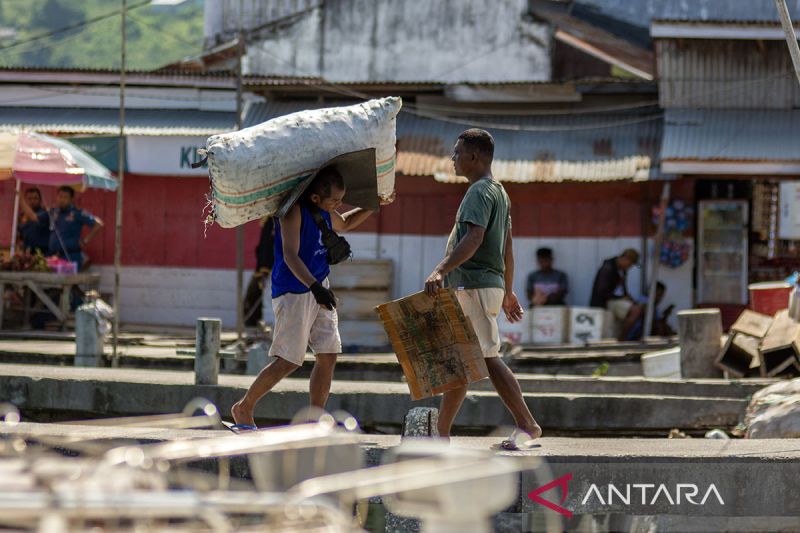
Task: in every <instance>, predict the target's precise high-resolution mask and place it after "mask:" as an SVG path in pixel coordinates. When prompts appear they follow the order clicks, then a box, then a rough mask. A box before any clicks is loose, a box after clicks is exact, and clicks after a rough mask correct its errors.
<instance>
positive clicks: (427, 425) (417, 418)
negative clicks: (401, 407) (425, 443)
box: [402, 407, 439, 437]
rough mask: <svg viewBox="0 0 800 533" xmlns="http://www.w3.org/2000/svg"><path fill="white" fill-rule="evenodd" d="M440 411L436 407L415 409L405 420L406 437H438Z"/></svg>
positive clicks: (404, 430)
mask: <svg viewBox="0 0 800 533" xmlns="http://www.w3.org/2000/svg"><path fill="white" fill-rule="evenodd" d="M438 423H439V410H438V409H436V408H435V407H414V408H413V409H410V410H409V411H408V413H406V416H405V418H404V419H403V432H402V434H403V436H404V437H438V436H439V430H438V429H437V424H438Z"/></svg>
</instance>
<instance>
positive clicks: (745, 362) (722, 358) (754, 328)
mask: <svg viewBox="0 0 800 533" xmlns="http://www.w3.org/2000/svg"><path fill="white" fill-rule="evenodd" d="M770 326H772V317H770V316H767V315H762V314H761V313H756V312H755V311H750V310H745V311H744V312H743V313H742V314H741V315H740V316H739V318H738V319H737V320H736V322H734V324H733V325H732V326H731V331H730V334H729V335H728V341H727V342H726V343H725V346H723V348H722V350H721V351H720V354H719V357H717V360H716V362H715V365H716V366H717V367H718V368H721V369H722V370H724V371H726V372H728V373H729V374H730V375H731V376H734V377H737V378H741V377H745V376H754V375H759V374H760V372H761V370H760V369H761V360H760V358H759V346H760V344H761V341H762V339H763V338H764V337H765V336H766V335H767V332H768V331H769V328H770Z"/></svg>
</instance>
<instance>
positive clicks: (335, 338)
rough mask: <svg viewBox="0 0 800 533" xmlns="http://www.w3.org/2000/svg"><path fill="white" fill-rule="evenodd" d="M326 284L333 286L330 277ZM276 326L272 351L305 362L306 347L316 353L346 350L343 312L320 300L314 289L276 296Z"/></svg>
mask: <svg viewBox="0 0 800 533" xmlns="http://www.w3.org/2000/svg"><path fill="white" fill-rule="evenodd" d="M322 284H323V286H325V287H329V286H330V283H329V282H328V280H327V279H326V280H325V281H323V282H322ZM272 309H273V311H274V312H275V329H274V332H273V335H272V337H273V339H272V346H271V347H270V349H269V354H270V355H271V356H273V357H280V358H281V359H285V360H286V361H289V362H290V363H294V364H296V365H298V366H299V365H302V364H303V359H304V358H305V356H306V349H307V348H311V351H313V352H314V354H321V353H322V354H329V353H333V354H338V353H342V340H341V338H340V337H339V316H338V315H337V314H336V309H334V310H333V311H329V310H328V309H325V308H324V307H322V306H321V305H319V304H318V303H317V301H316V300H315V299H314V295H313V294H312V293H311V292H306V293H303V294H292V293H287V294H284V295H283V296H279V297H277V298H274V299H273V300H272Z"/></svg>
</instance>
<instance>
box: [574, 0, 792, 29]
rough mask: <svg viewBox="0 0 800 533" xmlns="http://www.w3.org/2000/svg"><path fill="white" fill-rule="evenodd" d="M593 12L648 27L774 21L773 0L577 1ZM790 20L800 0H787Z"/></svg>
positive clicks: (775, 20)
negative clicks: (653, 24)
mask: <svg viewBox="0 0 800 533" xmlns="http://www.w3.org/2000/svg"><path fill="white" fill-rule="evenodd" d="M578 3H579V4H583V5H585V6H586V7H587V8H590V9H592V10H594V11H596V12H599V13H603V14H605V15H607V16H610V17H613V18H616V19H619V20H622V21H625V22H628V23H630V24H635V25H637V26H645V27H646V26H649V25H650V22H651V21H652V20H680V21H720V22H777V21H778V12H777V10H776V9H775V0H691V1H686V0H683V1H679V0H602V2H600V1H597V0H578ZM786 4H787V6H788V8H789V14H790V15H791V17H792V20H797V19H800V0H787V2H786Z"/></svg>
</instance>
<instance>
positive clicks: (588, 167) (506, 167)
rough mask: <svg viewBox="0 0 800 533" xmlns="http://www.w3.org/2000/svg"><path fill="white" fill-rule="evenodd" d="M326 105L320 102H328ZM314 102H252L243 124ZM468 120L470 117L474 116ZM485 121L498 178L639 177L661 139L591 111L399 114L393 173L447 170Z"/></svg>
mask: <svg viewBox="0 0 800 533" xmlns="http://www.w3.org/2000/svg"><path fill="white" fill-rule="evenodd" d="M331 105H336V104H331V103H327V104H325V105H324V107H329V106H331ZM319 107H323V105H322V104H319V103H317V102H300V101H295V102H268V103H263V104H256V105H253V106H251V107H250V109H249V112H248V115H247V117H246V118H245V125H246V126H251V125H255V124H258V123H261V122H264V121H266V120H269V119H271V118H274V117H277V116H281V115H285V114H288V113H293V112H295V111H300V110H303V109H314V108H319ZM473 121H474V122H473ZM487 124H491V125H496V126H500V125H502V126H503V127H504V128H505V127H507V128H519V129H520V130H526V129H537V130H541V131H514V130H512V129H500V128H498V127H494V128H492V127H487V128H486V129H488V131H490V132H491V133H492V135H493V136H494V138H495V142H496V148H495V160H494V166H493V171H494V174H495V176H496V177H498V178H499V179H501V180H503V181H513V182H521V183H524V182H561V181H617V180H643V179H647V178H648V177H650V176H651V175H652V174H653V168H654V167H655V166H656V163H657V160H658V148H659V146H660V144H661V131H662V121H661V120H660V119H659V118H657V117H655V116H653V114H652V113H650V114H647V115H630V114H625V115H623V114H595V115H591V116H587V115H580V116H574V115H573V116H569V115H567V116H548V117H541V116H533V117H530V116H528V117H513V116H512V117H509V116H487V115H481V116H480V117H458V118H452V119H450V120H443V119H441V118H426V117H421V116H417V115H413V114H410V113H408V112H401V113H400V115H399V116H398V119H397V152H398V153H397V171H398V172H400V173H402V174H406V175H410V176H435V177H436V178H437V179H438V180H440V181H448V182H449V181H452V182H455V181H458V180H459V178H456V177H455V176H453V175H452V171H453V166H452V162H451V161H450V156H451V154H452V147H453V144H454V143H455V141H456V139H457V138H458V135H459V134H460V133H461V132H462V131H464V130H465V129H467V128H468V127H470V125H477V126H481V125H487Z"/></svg>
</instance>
